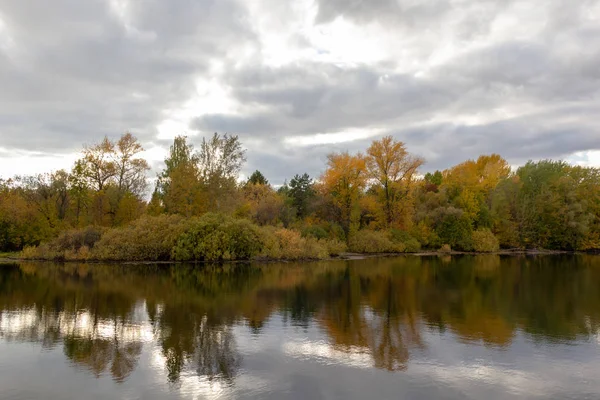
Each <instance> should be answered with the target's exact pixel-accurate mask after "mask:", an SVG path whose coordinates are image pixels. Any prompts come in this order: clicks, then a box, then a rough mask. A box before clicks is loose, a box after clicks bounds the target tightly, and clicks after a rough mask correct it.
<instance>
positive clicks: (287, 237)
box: [261, 227, 339, 260]
mask: <svg viewBox="0 0 600 400" xmlns="http://www.w3.org/2000/svg"><path fill="white" fill-rule="evenodd" d="M262 240H263V243H264V248H263V251H262V253H261V256H263V257H267V258H272V259H286V260H299V259H322V258H327V257H328V256H329V254H330V251H333V252H335V251H339V245H336V242H334V241H328V240H327V239H322V240H317V239H315V238H313V237H305V238H304V237H302V236H301V235H300V233H299V232H297V231H293V230H290V229H283V228H281V229H276V228H273V227H264V228H263V229H262ZM329 245H331V246H332V248H331V249H330V248H329V247H328V246H329ZM335 247H337V248H335Z"/></svg>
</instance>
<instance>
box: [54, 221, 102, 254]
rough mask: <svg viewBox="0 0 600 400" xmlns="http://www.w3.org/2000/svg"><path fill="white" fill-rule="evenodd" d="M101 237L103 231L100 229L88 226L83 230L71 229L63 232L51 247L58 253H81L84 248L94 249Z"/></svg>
mask: <svg viewBox="0 0 600 400" xmlns="http://www.w3.org/2000/svg"><path fill="white" fill-rule="evenodd" d="M101 237H102V231H101V230H100V229H99V228H97V227H94V226H88V227H87V228H83V229H71V230H68V231H66V232H63V233H61V234H60V235H59V236H58V237H57V238H56V239H54V240H52V241H51V242H50V243H49V245H50V247H51V248H52V249H53V250H55V251H57V252H63V251H66V250H74V251H79V249H80V248H82V247H84V246H85V247H88V248H90V249H91V248H94V246H95V244H96V243H97V242H98V241H99V240H100V238H101Z"/></svg>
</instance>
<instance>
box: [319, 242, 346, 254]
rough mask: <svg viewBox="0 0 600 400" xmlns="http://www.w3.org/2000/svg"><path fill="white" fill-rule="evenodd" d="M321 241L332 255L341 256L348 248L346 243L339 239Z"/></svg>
mask: <svg viewBox="0 0 600 400" xmlns="http://www.w3.org/2000/svg"><path fill="white" fill-rule="evenodd" d="M319 242H320V243H322V244H323V245H324V246H325V247H326V248H327V252H328V253H329V255H330V256H339V255H340V254H342V253H344V252H346V251H347V250H348V246H347V245H346V243H344V242H342V241H341V240H338V239H321V240H319Z"/></svg>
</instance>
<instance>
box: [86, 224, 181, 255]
mask: <svg viewBox="0 0 600 400" xmlns="http://www.w3.org/2000/svg"><path fill="white" fill-rule="evenodd" d="M192 223H193V220H191V221H190V220H186V219H184V218H183V217H181V216H178V215H159V216H156V217H152V216H144V217H142V218H140V219H138V220H136V221H134V222H133V223H131V224H129V225H128V226H126V227H120V228H113V229H109V230H108V231H106V232H105V233H104V235H102V239H100V241H99V242H98V243H96V246H94V248H93V249H92V258H94V259H98V260H107V261H168V260H170V258H171V250H172V249H173V246H175V243H176V241H177V239H178V238H179V236H181V234H182V233H184V232H185V231H186V230H187V229H188V228H189V227H190V225H191V224H192Z"/></svg>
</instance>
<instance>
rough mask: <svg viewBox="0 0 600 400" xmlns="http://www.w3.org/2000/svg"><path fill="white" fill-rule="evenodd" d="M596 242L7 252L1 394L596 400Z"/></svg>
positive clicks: (599, 319) (0, 305) (599, 352)
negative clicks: (32, 259) (90, 260)
mask: <svg viewBox="0 0 600 400" xmlns="http://www.w3.org/2000/svg"><path fill="white" fill-rule="evenodd" d="M599 323H600V257H598V256H595V257H594V256H568V257H566V256H565V257H563V256H538V257H499V256H477V257H469V256H463V257H454V258H450V257H441V258H438V257H426V258H418V257H408V258H404V257H400V258H390V259H368V260H354V261H334V262H321V263H306V264H293V263H287V264H271V265H244V264H239V265H230V266H223V267H194V266H183V265H173V266H169V265H150V266H149V265H95V264H93V265H92V264H89V265H85V264H65V265H58V264H46V263H20V264H6V265H0V399H38V398H39V399H42V398H43V399H51V400H54V399H246V398H261V399H283V398H290V399H345V400H346V399H369V398H371V399H432V398H443V399H464V398H470V399H482V398H484V399H486V400H490V399H509V398H519V399H521V398H532V399H534V398H573V399H597V398H600V379H598V376H600V335H599V326H600V325H599Z"/></svg>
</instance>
